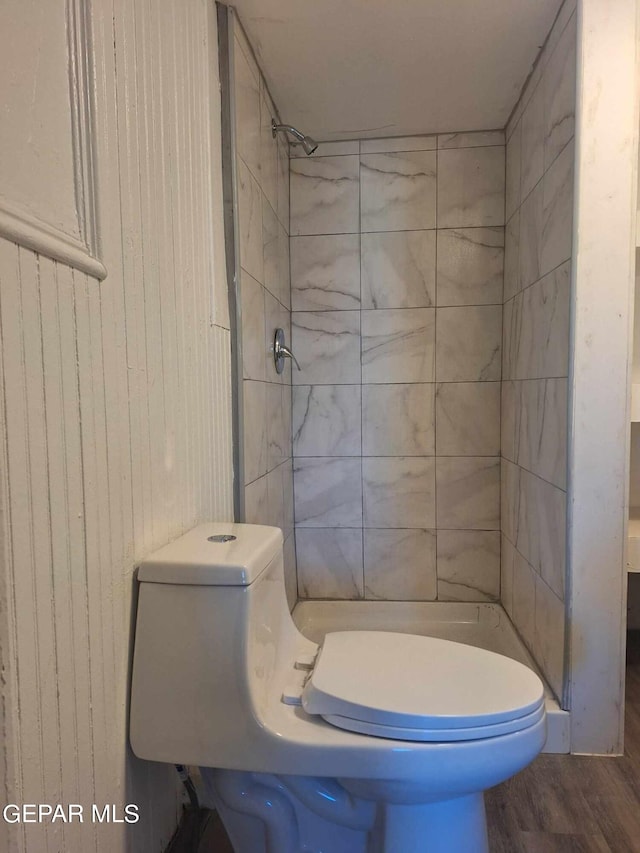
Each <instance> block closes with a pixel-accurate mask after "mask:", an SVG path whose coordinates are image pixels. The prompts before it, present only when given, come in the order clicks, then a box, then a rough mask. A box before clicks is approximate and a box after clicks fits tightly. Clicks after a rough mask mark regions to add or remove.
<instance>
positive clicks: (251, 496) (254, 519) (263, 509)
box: [244, 476, 269, 524]
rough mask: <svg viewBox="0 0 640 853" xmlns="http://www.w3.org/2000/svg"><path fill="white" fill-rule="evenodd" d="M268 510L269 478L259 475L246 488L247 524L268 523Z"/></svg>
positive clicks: (245, 512)
mask: <svg viewBox="0 0 640 853" xmlns="http://www.w3.org/2000/svg"><path fill="white" fill-rule="evenodd" d="M268 510H269V497H268V494H267V478H266V476H263V477H258V479H257V480H254V481H253V483H249V484H248V485H246V486H245V488H244V520H245V522H246V523H247V524H267V523H268V516H269V511H268Z"/></svg>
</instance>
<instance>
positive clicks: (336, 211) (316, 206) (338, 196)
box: [290, 156, 359, 235]
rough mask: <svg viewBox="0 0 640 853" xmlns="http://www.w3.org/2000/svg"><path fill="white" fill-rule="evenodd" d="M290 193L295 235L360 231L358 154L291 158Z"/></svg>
mask: <svg viewBox="0 0 640 853" xmlns="http://www.w3.org/2000/svg"><path fill="white" fill-rule="evenodd" d="M290 194H291V228H290V233H291V234H292V235H300V234H355V233H357V232H358V227H359V222H358V215H359V201H358V199H359V169H358V157H357V156H345V157H318V158H313V157H309V158H305V159H295V160H292V161H291V188H290Z"/></svg>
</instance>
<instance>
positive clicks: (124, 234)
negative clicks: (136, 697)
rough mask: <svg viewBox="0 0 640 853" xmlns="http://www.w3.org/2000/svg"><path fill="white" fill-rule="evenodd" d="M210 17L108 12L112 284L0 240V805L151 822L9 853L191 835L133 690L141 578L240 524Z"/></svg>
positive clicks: (90, 831) (152, 842)
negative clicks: (132, 717)
mask: <svg viewBox="0 0 640 853" xmlns="http://www.w3.org/2000/svg"><path fill="white" fill-rule="evenodd" d="M212 6H213V4H211V6H209V5H208V4H207V3H206V2H204V0H181V2H180V3H176V2H173V0H156V2H154V3H149V2H141V0H96V2H94V5H93V21H92V30H93V51H94V60H95V69H94V77H95V93H96V101H97V103H96V107H97V108H96V118H95V140H96V147H97V156H96V162H97V166H98V175H97V189H98V193H97V196H98V208H99V216H100V220H99V229H98V231H99V237H100V248H101V260H103V262H104V264H105V266H106V268H107V271H108V275H107V278H106V279H105V280H104V281H102V282H98V281H97V280H95V279H92V278H90V277H88V276H87V275H86V274H85V273H82V272H80V271H78V270H76V269H72V268H71V267H69V266H65V265H63V264H61V263H59V262H56V261H54V260H51V259H49V258H47V257H45V256H43V255H40V254H38V253H37V252H34V251H31V250H29V249H26V248H24V247H21V246H19V245H17V244H15V243H12V242H8V241H6V240H1V239H0V387H1V389H2V395H1V396H0V555H1V556H0V559H2V564H1V566H0V643H1V646H0V649H1V651H0V654H1V661H0V662H1V665H2V676H3V677H2V685H1V688H0V689H1V690H2V701H1V704H0V715H1V716H0V722H1V723H2V738H3V741H2V748H0V773H2V777H1V778H0V783H1V785H2V793H1V796H2V799H3V800H4V802H16V803H21V802H30V803H40V802H43V803H81V804H83V805H84V806H85V808H88V807H90V805H91V803H93V802H95V803H99V804H106V803H115V804H118V805H122V804H124V803H136V804H138V806H139V808H140V814H141V821H140V823H138V824H136V825H134V826H128V825H126V824H111V825H107V824H102V825H100V824H93V823H91V822H89V821H87V820H85V822H84V823H83V824H78V823H76V824H73V825H65V824H62V823H56V824H54V825H51V824H49V825H38V824H29V825H21V826H12V827H9V826H8V825H7V824H5V823H4V822H2V821H0V849H1V850H3V851H21V853H22V851H25V853H26V851H29V853H32V851H33V853H35V851H38V853H53V851H64V853H88V851H100V853H102V851H104V853H125V851H131V853H152V851H153V853H157V851H161V850H163V849H164V848H165V846H166V844H167V842H168V840H169V838H170V836H171V834H172V832H173V831H174V829H175V826H176V823H177V818H178V800H179V797H178V790H177V784H176V780H175V772H174V770H173V768H170V767H166V766H164V765H160V764H153V763H149V762H141V761H138V760H137V759H135V758H134V757H133V756H132V755H131V753H130V750H129V748H128V737H127V692H128V676H129V660H130V652H131V642H132V627H133V613H134V601H133V592H134V582H133V572H134V568H135V566H136V564H137V562H138V561H139V560H140V559H141V558H142V557H143V556H144V555H146V554H148V553H149V552H150V551H152V550H154V549H156V548H158V547H160V546H161V545H163V544H164V543H166V542H167V541H169V540H171V539H173V538H174V537H176V536H178V535H180V534H181V533H182V532H183V531H185V530H187V529H188V528H190V527H192V526H193V525H195V524H197V523H199V522H201V521H204V520H208V519H231V517H232V450H231V446H232V436H231V416H230V409H231V387H230V335H229V330H228V311H227V304H226V283H225V274H224V256H223V251H222V246H223V235H222V202H221V190H220V187H221V175H220V165H219V164H220V151H219V145H220V134H219V115H220V109H219V89H218V83H217V66H218V63H217V40H216V31H215V10H214V9H213V8H212ZM212 192H213V202H212ZM167 630H171V626H170V625H169V626H167Z"/></svg>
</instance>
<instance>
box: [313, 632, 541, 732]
mask: <svg viewBox="0 0 640 853" xmlns="http://www.w3.org/2000/svg"><path fill="white" fill-rule="evenodd" d="M302 706H303V708H304V710H305V711H306V712H307V713H308V714H313V715H319V716H321V717H323V719H325V720H326V721H327V722H328V723H330V724H331V725H334V726H336V727H338V728H342V729H348V730H350V731H355V732H360V733H362V734H370V735H375V736H377V737H386V738H391V739H395V740H415V741H441V742H442V741H444V742H449V741H464V740H476V739H479V738H488V737H496V736H499V735H504V734H509V733H511V732H516V731H522V730H523V729H526V728H528V727H529V726H531V725H534V724H535V723H537V722H538V721H539V720H540V719H541V718H542V717H543V715H544V691H543V686H542V682H541V681H540V679H539V678H538V676H537V675H536V674H535V673H534V672H533V671H532V670H530V669H529V668H528V667H526V666H524V665H523V664H521V663H518V662H517V661H514V660H512V659H511V658H507V657H505V656H503V655H499V654H496V653H494V652H489V651H486V650H485V649H479V648H476V647H474V646H468V645H465V644H463V643H455V642H452V641H451V640H440V639H436V638H434V637H423V636H417V635H412V634H396V633H389V632H379V631H339V632H335V633H331V634H327V635H326V637H325V639H324V643H323V645H322V647H321V649H320V652H319V654H318V658H317V660H316V662H315V666H314V668H313V671H312V672H311V675H310V677H309V679H308V680H307V683H306V685H305V688H304V690H303V692H302Z"/></svg>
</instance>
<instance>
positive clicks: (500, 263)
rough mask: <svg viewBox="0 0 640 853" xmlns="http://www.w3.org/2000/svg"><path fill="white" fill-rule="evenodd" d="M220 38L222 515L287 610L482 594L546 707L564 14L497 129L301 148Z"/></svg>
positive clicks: (565, 148) (554, 578)
mask: <svg viewBox="0 0 640 853" xmlns="http://www.w3.org/2000/svg"><path fill="white" fill-rule="evenodd" d="M234 24H235V27H234V30H235V35H234V37H233V43H234V45H235V49H234V54H235V58H234V60H233V68H234V72H235V73H234V80H235V86H234V98H235V125H234V126H235V138H236V146H235V155H236V159H235V163H236V187H237V198H236V202H237V220H238V243H239V258H240V267H241V273H240V287H239V292H240V306H241V317H242V321H241V331H242V349H241V353H242V375H243V382H242V386H243V388H242V392H243V393H242V404H243V406H242V408H243V410H244V415H243V418H242V421H241V423H242V430H243V432H242V447H243V450H244V471H243V474H242V484H241V485H242V492H243V499H244V507H245V509H244V517H245V519H246V520H247V521H250V522H257V523H270V524H276V525H278V526H280V527H282V529H283V531H284V534H285V558H286V559H285V563H286V574H287V584H288V594H289V602H290V605H291V606H293V605H294V604H295V600H296V597H299V598H302V599H305V598H311V599H314V598H315V599H343V600H344V599H351V600H378V601H380V600H382V601H441V602H452V601H465V602H469V601H472V602H473V601H475V602H486V601H499V602H500V603H501V604H502V605H503V606H504V608H505V610H506V611H507V613H508V614H509V616H510V618H511V619H512V621H513V623H514V624H515V626H516V628H517V629H518V631H519V633H520V635H521V637H522V639H523V641H524V642H525V644H526V645H527V646H528V648H529V650H530V651H531V652H532V654H533V655H534V657H535V658H536V660H537V662H538V664H539V665H540V667H541V668H542V670H543V672H544V673H545V675H546V677H547V680H548V681H549V683H550V684H551V686H552V687H553V690H554V692H555V693H556V694H557V695H558V696H559V697H560V696H561V694H562V691H563V679H564V659H565V651H564V629H565V613H564V573H565V554H564V549H565V524H566V477H565V466H566V431H567V423H566V407H567V403H566V384H567V380H566V377H567V372H568V368H567V364H568V334H569V332H568V330H569V319H568V304H569V280H570V263H571V254H572V246H571V217H572V204H573V183H572V167H573V111H574V100H575V95H574V91H575V72H574V68H575V38H576V36H575V9H574V5H573V4H572V3H571V2H567V3H565V4H564V6H563V8H562V9H561V12H560V14H559V16H558V18H557V20H556V23H555V25H554V28H553V30H552V32H551V33H550V35H549V38H548V40H547V43H546V45H545V47H544V49H543V51H542V53H541V55H540V58H539V60H538V63H537V65H536V67H535V69H534V71H533V73H532V75H531V77H530V79H529V81H528V83H527V85H526V86H525V89H524V91H523V93H522V95H521V96H520V99H519V100H518V102H517V104H515V105H514V111H513V113H512V116H511V119H510V120H509V122H508V124H507V127H506V128H505V129H504V130H502V129H496V130H489V131H487V130H481V131H476V132H466V131H465V132H452V133H447V134H439V135H424V136H412V137H404V138H392V139H356V140H350V141H344V142H330V143H321V144H320V146H319V148H318V150H317V151H316V152H315V153H314V154H313V155H312V156H310V157H307V156H305V155H304V153H303V152H302V150H301V149H300V148H297V147H291V148H289V149H288V150H287V148H288V146H287V145H286V143H285V141H284V138H283V137H280V138H279V139H278V140H274V139H273V138H272V136H271V132H270V126H269V125H270V121H271V117H272V116H274V117H278V116H277V115H276V106H274V105H273V104H272V103H271V100H270V95H269V92H268V87H267V84H266V83H265V80H264V77H263V76H262V74H261V72H260V70H259V68H258V65H257V63H256V61H255V58H254V56H253V53H252V51H251V48H250V46H249V44H248V42H247V41H246V39H245V37H244V34H243V33H242V31H241V28H240V26H239V25H238V23H237V20H234ZM284 118H286V117H284ZM425 125H427V126H428V121H425ZM427 129H428V127H427ZM287 160H288V163H287ZM287 166H288V169H287ZM289 184H290V186H289ZM277 326H279V327H282V328H283V329H284V331H285V336H286V340H287V343H288V344H290V345H291V348H292V350H293V352H294V354H295V355H296V357H297V359H298V361H299V363H300V368H301V369H300V370H299V371H298V370H296V369H294V370H293V372H291V371H290V365H287V370H286V371H285V373H284V374H283V376H282V377H278V376H277V374H276V373H275V370H274V368H273V359H272V351H271V348H272V340H273V332H274V330H275V328H276V327H277Z"/></svg>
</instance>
